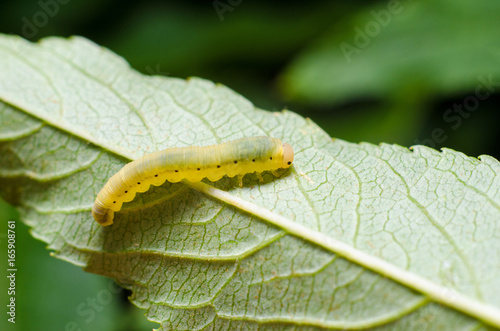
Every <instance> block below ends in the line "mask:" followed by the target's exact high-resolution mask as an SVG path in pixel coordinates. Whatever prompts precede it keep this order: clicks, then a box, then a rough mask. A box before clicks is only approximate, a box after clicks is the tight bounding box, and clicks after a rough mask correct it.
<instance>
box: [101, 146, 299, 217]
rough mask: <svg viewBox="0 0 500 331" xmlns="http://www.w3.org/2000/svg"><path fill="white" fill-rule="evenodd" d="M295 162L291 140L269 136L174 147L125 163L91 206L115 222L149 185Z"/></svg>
mask: <svg viewBox="0 0 500 331" xmlns="http://www.w3.org/2000/svg"><path fill="white" fill-rule="evenodd" d="M292 162H293V149H292V146H290V145H289V144H284V143H282V142H281V140H279V139H276V138H270V137H251V138H242V139H238V140H234V141H229V142H226V143H222V144H219V145H211V146H204V147H199V146H192V147H174V148H167V149H165V150H163V151H159V152H155V153H151V154H147V155H145V156H143V157H141V158H140V159H138V160H135V161H132V162H130V163H128V164H126V165H125V166H124V167H123V168H122V169H121V170H120V171H118V172H117V173H116V174H114V175H113V176H112V177H111V178H110V179H109V180H108V182H107V183H106V185H104V187H103V188H102V189H101V191H100V192H99V194H98V195H97V198H96V200H95V202H94V206H93V207H92V215H93V216H94V219H95V220H96V221H97V223H99V224H101V225H103V226H106V225H111V224H113V217H114V212H115V211H118V210H120V209H121V207H122V204H123V203H124V202H128V201H132V200H133V199H134V197H135V194H136V193H137V192H145V191H147V190H148V189H149V186H150V185H155V186H158V185H161V184H163V183H164V182H165V181H169V182H172V183H177V182H180V181H181V180H183V179H186V180H188V181H191V182H199V181H200V180H202V179H203V178H208V179H209V180H211V181H217V180H219V179H221V178H222V177H224V176H225V175H227V176H229V177H234V176H238V181H239V184H240V186H243V176H244V175H245V174H248V173H252V172H256V173H257V176H258V177H259V178H260V179H261V180H262V177H261V175H260V173H261V172H263V171H272V172H273V174H274V175H277V174H276V172H275V170H277V169H280V168H288V167H289V166H290V165H291V164H292Z"/></svg>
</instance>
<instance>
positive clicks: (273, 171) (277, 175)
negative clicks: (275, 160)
mask: <svg viewBox="0 0 500 331" xmlns="http://www.w3.org/2000/svg"><path fill="white" fill-rule="evenodd" d="M271 173H272V174H273V175H274V177H281V175H280V174H279V173H278V172H277V171H276V170H271Z"/></svg>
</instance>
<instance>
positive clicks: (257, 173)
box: [255, 172, 264, 183]
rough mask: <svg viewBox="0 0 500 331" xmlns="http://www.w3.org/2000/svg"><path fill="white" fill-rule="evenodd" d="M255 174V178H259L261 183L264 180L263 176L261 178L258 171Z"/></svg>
mask: <svg viewBox="0 0 500 331" xmlns="http://www.w3.org/2000/svg"><path fill="white" fill-rule="evenodd" d="M255 174H256V175H257V178H258V179H259V180H260V182H261V183H262V182H263V181H264V178H262V174H261V173H260V172H256V173H255Z"/></svg>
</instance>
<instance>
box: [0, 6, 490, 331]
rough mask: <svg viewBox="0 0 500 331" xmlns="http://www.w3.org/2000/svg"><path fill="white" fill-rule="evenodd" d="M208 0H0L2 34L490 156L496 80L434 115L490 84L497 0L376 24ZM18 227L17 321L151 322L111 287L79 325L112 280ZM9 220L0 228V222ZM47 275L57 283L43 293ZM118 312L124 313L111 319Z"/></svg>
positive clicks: (329, 123) (341, 15)
mask: <svg viewBox="0 0 500 331" xmlns="http://www.w3.org/2000/svg"><path fill="white" fill-rule="evenodd" d="M217 3H219V4H226V5H227V7H222V8H225V10H222V9H221V7H217V6H214V2H212V1H209V2H206V1H194V0H190V1H182V2H180V1H177V2H173V1H147V2H139V1H118V0H102V1H97V0H89V1H78V0H72V1H62V0H59V1H58V0H42V1H29V0H18V1H3V2H0V13H2V16H1V18H2V19H1V20H0V32H4V33H14V34H18V35H21V36H23V37H25V38H27V39H29V40H32V41H36V40H38V39H40V38H42V37H45V36H50V35H56V36H63V37H67V36H70V35H82V36H85V37H87V38H89V39H91V40H93V41H95V42H96V43H98V44H100V45H103V46H105V47H108V48H110V49H111V50H113V51H114V52H116V53H118V54H119V55H120V56H123V57H124V58H125V59H127V60H128V61H129V62H130V64H131V65H132V67H134V68H135V69H137V70H139V71H141V72H143V73H146V74H161V75H170V76H175V77H190V76H200V77H203V78H206V79H209V80H212V81H215V82H220V83H222V84H224V85H227V86H229V87H230V88H232V89H234V90H235V91H237V92H238V93H241V94H242V95H243V96H245V97H246V98H248V99H249V100H251V101H252V102H254V104H255V105H256V106H257V107H261V108H264V109H270V110H281V109H283V108H289V109H292V110H293V111H295V112H298V113H299V114H301V115H302V116H308V117H311V118H312V119H313V120H314V121H315V122H316V123H318V124H319V125H321V126H322V127H323V128H324V129H325V130H326V131H327V132H328V133H329V134H330V135H331V136H333V137H339V138H342V139H346V140H349V141H352V142H359V141H368V142H372V143H380V142H387V143H399V144H401V145H404V146H410V145H413V144H416V143H424V144H427V145H430V146H432V147H435V148H439V147H442V146H447V147H450V148H453V149H456V150H459V151H462V152H464V153H466V154H468V155H471V156H477V155H480V154H489V155H492V156H494V157H496V158H497V159H498V158H500V147H499V144H498V141H499V138H500V133H499V131H498V130H497V126H498V123H499V114H500V113H499V112H498V105H499V102H500V97H499V93H498V90H495V91H494V93H493V94H492V95H491V96H489V97H488V98H487V99H486V100H483V101H480V103H479V105H478V107H477V110H475V111H473V112H465V113H466V115H467V116H468V117H465V116H462V115H460V118H461V121H460V123H459V125H457V123H458V122H456V121H452V122H450V121H449V120H447V119H446V118H445V117H444V115H445V113H446V112H447V111H449V110H450V109H453V108H454V105H463V103H464V100H466V98H467V97H470V96H474V95H475V93H476V92H475V89H476V87H477V86H478V85H479V84H480V82H479V81H478V79H479V78H478V77H480V76H481V77H489V76H491V77H492V79H493V80H494V81H496V82H497V81H500V72H499V71H500V65H499V64H500V63H499V59H500V36H499V34H498V31H500V20H498V17H500V16H499V14H500V3H499V2H498V1H496V0H478V1H474V2H468V1H465V0H454V1H453V0H436V1H401V2H400V9H399V10H397V13H395V14H391V15H390V22H389V23H388V24H385V26H384V25H382V23H380V22H384V21H383V20H382V21H381V20H380V13H382V11H384V10H385V11H387V10H389V4H390V3H391V2H389V1H370V2H369V1H355V2H349V3H345V2H342V1H326V0H323V1H321V0H317V1H309V2H301V1H296V2H293V1H292V2H291V1H283V0H280V1H273V2H268V1H262V0H260V1H251V2H250V1H240V2H239V4H236V3H238V2H237V1H232V2H231V3H233V4H236V5H231V4H230V3H229V2H228V1H224V0H221V1H218V2H217ZM392 3H393V4H394V2H392ZM373 12H375V13H378V14H379V16H376V15H375V16H374V14H373ZM377 17H379V20H378V21H377ZM377 23H378V28H377ZM367 26H368V27H369V28H372V29H373V30H369V33H370V34H371V36H368V37H369V38H368V41H367V42H366V46H365V47H358V48H359V52H356V53H353V54H351V57H350V61H348V59H346V56H345V54H344V52H343V51H342V49H341V45H344V44H343V43H347V44H350V45H352V46H356V44H355V40H357V39H356V38H357V35H358V34H359V31H362V32H363V31H364V33H367V31H366V30H365V28H366V27H367ZM358 38H359V37H358ZM344 46H345V45H344ZM498 88H499V86H496V89H498ZM453 115H456V113H454V114H453ZM436 130H437V131H436ZM436 132H438V133H442V134H441V135H438V136H434V133H436ZM435 137H438V138H439V139H435ZM0 215H1V216H2V217H1V218H2V221H3V222H4V223H5V222H6V220H7V219H9V218H12V217H16V216H15V215H14V214H12V210H11V209H10V208H9V207H8V206H7V205H6V204H5V203H1V204H0ZM17 224H18V227H17V230H18V236H19V241H20V243H22V244H21V245H22V246H21V247H19V248H18V259H19V261H22V268H23V272H22V273H21V274H22V277H24V278H20V279H19V280H18V284H19V287H20V289H19V292H18V298H19V303H20V305H22V306H19V307H18V309H19V310H18V312H19V318H20V319H21V318H22V317H23V315H24V317H26V315H27V314H28V312H29V314H30V316H31V317H30V318H35V319H36V320H37V321H40V329H48V328H47V327H45V326H47V325H54V324H51V323H57V325H58V326H59V325H65V324H64V323H67V322H68V321H73V320H74V321H77V323H78V325H79V326H80V327H82V329H83V330H87V329H88V330H98V329H103V330H111V328H110V325H114V327H115V328H116V330H131V329H151V328H152V325H153V324H147V326H145V325H143V324H138V323H147V322H146V320H145V319H144V318H143V317H142V312H140V311H139V312H138V310H136V309H135V307H131V306H126V305H129V304H128V301H127V300H126V296H127V294H126V293H121V294H120V293H118V294H115V297H114V299H113V301H112V304H111V305H110V306H109V307H108V308H106V309H105V310H103V311H102V312H100V313H99V314H98V315H99V316H96V318H95V320H94V321H93V322H92V323H86V322H85V321H84V319H83V318H82V316H79V315H78V313H77V312H76V307H77V306H78V305H79V304H80V303H82V302H85V300H87V297H95V295H97V293H99V291H100V290H102V289H103V288H106V287H107V286H108V285H109V284H108V283H107V282H108V280H107V279H101V278H99V277H97V276H94V275H88V274H85V273H82V272H81V270H80V269H79V268H75V267H74V266H71V265H68V264H66V263H64V262H62V261H58V260H56V259H53V258H50V256H49V253H48V251H47V250H45V248H44V245H43V244H42V243H40V242H38V241H36V240H33V239H29V237H28V235H27V227H26V226H25V225H23V224H21V223H20V222H18V223H17ZM5 231H6V227H5V226H3V227H2V229H1V231H0V232H1V233H5ZM3 243H4V240H3V237H2V244H3ZM2 252H5V250H2ZM4 261H5V259H4ZM27 280H32V281H33V282H32V283H31V284H27V283H25V281H27ZM2 281H4V280H2ZM50 282H53V283H57V284H58V288H60V290H58V291H57V292H54V291H50V289H51V288H53V287H52V285H51V283H50ZM40 284H42V286H40ZM75 284H78V285H77V286H75ZM75 287H76V288H77V289H75ZM65 288H67V289H71V293H73V294H72V296H74V297H68V291H65V290H64V289H65ZM77 290H78V291H77ZM68 300H70V301H68ZM49 301H50V302H51V303H52V304H48V302H49ZM56 305H61V306H56ZM121 309H125V311H127V312H130V314H129V315H130V316H131V317H130V318H131V320H130V321H126V323H124V325H117V324H116V318H115V317H116V314H118V313H121V312H122V310H121ZM137 312H138V313H137ZM136 315H137V316H138V318H137V320H135V322H134V321H133V319H134V316H136ZM101 319H102V320H101ZM44 321H45V322H44ZM43 323H48V324H43ZM18 327H22V325H21V324H20V325H18ZM0 329H2V330H4V329H5V328H4V327H3V325H0Z"/></svg>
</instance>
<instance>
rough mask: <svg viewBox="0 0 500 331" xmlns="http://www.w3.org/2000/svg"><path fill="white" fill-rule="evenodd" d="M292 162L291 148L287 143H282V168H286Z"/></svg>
mask: <svg viewBox="0 0 500 331" xmlns="http://www.w3.org/2000/svg"><path fill="white" fill-rule="evenodd" d="M292 162H293V148H292V146H290V145H289V144H283V163H282V164H281V167H282V168H288V167H289V166H291V165H292Z"/></svg>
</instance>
